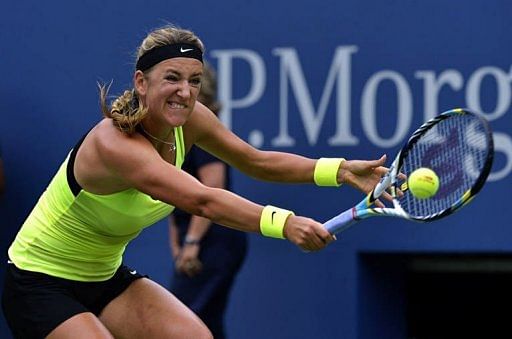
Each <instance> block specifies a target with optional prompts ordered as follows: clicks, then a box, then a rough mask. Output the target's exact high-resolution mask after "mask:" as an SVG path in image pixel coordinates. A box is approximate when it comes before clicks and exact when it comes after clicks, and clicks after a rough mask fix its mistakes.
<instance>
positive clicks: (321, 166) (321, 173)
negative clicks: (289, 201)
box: [313, 158, 345, 186]
mask: <svg viewBox="0 0 512 339" xmlns="http://www.w3.org/2000/svg"><path fill="white" fill-rule="evenodd" d="M343 161H345V159H344V158H320V159H318V160H317V162H316V164H315V173H314V175H313V177H314V179H315V184H317V185H318V186H341V184H339V183H338V170H339V168H340V166H341V164H342V163H343Z"/></svg>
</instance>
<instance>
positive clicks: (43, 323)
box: [2, 264, 144, 339]
mask: <svg viewBox="0 0 512 339" xmlns="http://www.w3.org/2000/svg"><path fill="white" fill-rule="evenodd" d="M142 277H144V276H142V275H140V274H138V273H137V272H136V271H133V270H130V269H129V268H128V267H126V266H124V265H121V267H119V269H118V270H117V271H116V273H115V274H114V276H113V277H112V278H110V279H109V280H106V281H99V282H81V281H73V280H67V279H62V278H57V277H53V276H50V275H47V274H44V273H38V272H31V271H25V270H21V269H19V268H17V267H16V266H14V264H8V265H7V270H6V272H5V284H4V291H3V295H2V309H3V311H4V316H5V318H6V320H7V323H8V325H9V327H10V329H11V331H12V334H13V335H14V337H15V338H38V339H40V338H44V337H46V336H47V335H48V334H49V333H50V332H51V331H52V330H54V329H55V328H56V327H57V326H58V325H60V324H61V323H63V322H64V321H66V320H67V319H69V318H71V317H73V316H74V315H76V314H79V313H84V312H92V313H94V314H95V315H96V316H98V315H99V314H100V313H101V311H102V310H103V308H104V307H105V306H106V305H107V304H108V303H109V302H110V301H112V300H113V299H114V298H116V297H117V296H118V295H120V294H121V293H122V292H123V291H124V290H125V289H126V288H128V286H129V285H130V284H131V283H132V282H133V281H135V280H137V279H140V278H142Z"/></svg>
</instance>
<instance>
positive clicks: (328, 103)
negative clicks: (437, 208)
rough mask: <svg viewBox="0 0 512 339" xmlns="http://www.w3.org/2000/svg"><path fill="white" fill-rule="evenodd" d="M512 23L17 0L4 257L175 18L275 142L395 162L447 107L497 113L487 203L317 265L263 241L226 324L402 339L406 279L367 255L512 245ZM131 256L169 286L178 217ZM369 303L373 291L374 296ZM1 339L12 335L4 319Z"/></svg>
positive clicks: (494, 15)
mask: <svg viewBox="0 0 512 339" xmlns="http://www.w3.org/2000/svg"><path fill="white" fill-rule="evenodd" d="M510 13H512V3H511V2H510V1H507V0H496V1H488V0H486V1H484V0H482V1H437V0H434V1H405V0H403V1H396V0H395V1H367V0H363V1H361V0H357V1H356V0H349V1H317V2H311V1H282V2H279V1H266V0H260V1H234V0H227V1H222V2H219V1H196V2H190V1H180V2H172V1H151V0H148V1H144V2H141V1H131V0H125V1H122V2H117V3H114V2H105V1H99V0H91V1H83V2H71V1H70V2H62V3H60V4H57V3H53V2H44V1H16V2H15V1H9V2H4V3H3V4H2V5H1V17H2V20H0V46H1V49H0V74H1V76H2V77H1V80H0V112H1V113H0V114H1V116H2V119H1V120H0V121H1V122H0V140H1V143H2V148H3V156H4V163H5V166H6V175H7V179H8V185H7V194H6V196H5V197H4V198H3V199H2V200H1V204H0V212H1V214H0V222H1V230H2V236H1V238H0V239H1V244H2V247H1V251H2V253H6V249H7V247H8V245H9V243H10V242H11V241H12V239H13V237H14V236H15V234H16V232H17V230H18V228H19V226H20V224H21V223H22V221H23V219H24V218H25V217H26V215H27V214H28V213H29V211H30V209H31V208H32V206H33V205H34V203H35V201H36V200H37V197H38V196H39V194H40V193H41V192H42V190H44V188H45V186H46V185H47V183H48V182H49V180H50V178H51V176H52V175H53V173H54V172H55V170H56V169H57V167H58V166H59V164H60V162H61V161H62V160H63V159H64V157H65V155H66V154H67V152H68V150H69V149H70V147H72V146H73V145H74V143H75V142H76V140H77V138H78V137H79V136H81V135H82V134H83V133H84V132H85V131H86V130H87V129H88V128H89V126H91V125H92V124H94V123H95V122H97V121H98V120H99V119H100V117H101V114H100V112H99V109H98V98H97V90H96V82H97V81H110V80H111V79H113V80H114V84H113V87H112V88H113V89H112V91H113V93H119V92H121V91H122V90H123V89H124V88H125V87H128V86H129V85H130V79H131V71H132V67H133V55H134V51H135V49H136V47H137V46H138V43H139V42H140V41H141V40H142V38H143V37H144V36H145V33H146V32H148V31H149V30H151V29H152V28H155V27H158V26H161V25H162V24H164V23H166V22H173V23H175V24H178V25H180V26H182V27H186V28H191V29H192V30H194V31H195V32H196V33H197V34H198V35H199V36H200V37H201V38H202V39H203V40H204V42H205V43H206V45H207V49H208V51H207V58H208V59H209V60H210V61H211V63H212V64H213V65H214V66H215V67H216V68H217V69H218V73H219V79H220V80H221V83H220V91H221V92H220V96H221V98H222V99H223V100H224V101H225V108H226V110H225V112H224V119H225V120H224V121H225V123H226V124H227V125H228V126H231V128H232V129H233V130H234V131H235V132H236V133H238V134H239V135H240V136H241V137H242V138H244V139H246V140H248V141H250V142H252V143H253V144H255V145H256V146H258V147H261V148H265V149H276V150H284V151H293V152H298V153H300V154H303V155H306V156H311V157H319V156H344V157H347V158H364V159H367V158H377V157H379V156H380V155H381V154H383V153H387V154H388V155H389V156H390V157H392V156H394V154H395V153H396V151H397V149H398V148H399V146H400V145H401V143H402V142H403V141H404V138H406V137H407V135H408V134H410V133H411V132H412V131H413V130H414V129H415V128H416V127H417V126H418V125H419V124H420V123H421V122H422V121H424V120H425V119H427V118H428V117H430V116H432V115H434V114H436V113H437V112H441V111H444V110H446V109H449V108H453V107H460V106H462V107H470V108H473V109H476V110H479V111H482V112H483V113H485V114H486V115H487V117H488V118H489V120H490V121H491V125H492V127H493V129H494V131H495V141H496V145H497V149H496V151H497V154H496V162H495V164H494V168H493V172H492V174H491V179H490V181H489V183H488V184H487V185H486V187H485V188H484V190H483V191H482V193H481V194H480V195H479V196H478V198H477V199H475V201H474V202H473V203H472V205H471V206H470V207H469V208H466V209H464V210H463V211H461V212H460V213H458V214H456V215H454V216H452V217H450V218H447V219H446V220H442V221H439V222H435V223H432V224H413V223H410V222H404V221H399V220H388V219H384V220H376V219H375V220H369V221H367V222H365V223H362V224H361V225H359V226H357V227H355V228H353V229H351V230H350V231H348V232H346V233H345V234H344V235H343V236H342V237H340V239H339V240H338V241H337V243H335V244H333V245H331V246H330V247H328V248H327V249H326V250H324V251H322V252H320V253H314V254H304V253H302V252H301V251H299V250H298V249H297V248H295V247H294V246H293V245H291V244H289V243H286V242H282V241H277V240H272V239H264V238H262V237H259V236H256V235H251V238H250V240H251V241H250V251H249V256H248V259H247V261H246V263H245V265H244V267H243V270H242V272H241V274H240V276H239V278H238V281H237V284H236V288H235V290H234V292H233V295H232V303H231V304H230V308H229V312H228V317H227V321H228V324H227V325H228V333H229V334H230V335H231V337H232V338H312V337H318V338H337V337H343V338H349V339H350V338H372V337H374V335H373V333H375V332H374V331H372V330H369V329H368V328H367V327H365V326H363V325H365V324H367V323H368V322H369V323H370V324H373V326H374V327H375V330H378V331H377V332H378V333H379V334H380V337H381V338H397V337H400V336H402V335H404V333H405V332H404V331H405V329H404V324H403V322H401V318H400V315H399V312H390V311H391V310H392V309H393V307H400V305H401V302H400V298H397V299H396V300H398V301H395V302H394V303H386V302H385V300H384V301H383V298H384V297H382V292H381V291H380V290H376V289H374V288H373V287H375V286H379V283H380V282H381V279H382V280H383V281H385V282H388V283H389V282H390V281H393V279H394V278H393V277H391V275H386V274H375V273H374V272H373V271H372V270H373V269H372V265H373V264H372V265H367V264H366V262H367V260H364V258H363V259H361V258H362V256H363V257H364V255H365V253H372V252H378V253H444V252H451V253H453V252H455V253H480V252H486V253H495V252H499V253H509V252H511V250H512V245H511V241H510V239H511V238H512V232H511V231H510V228H509V227H508V226H506V225H507V224H509V223H510V222H509V221H508V220H507V219H508V218H507V214H506V213H505V211H506V210H507V208H509V204H510V198H509V195H508V194H506V192H508V191H509V190H510V184H511V182H512V179H511V175H510V171H511V170H512V140H511V138H512V125H511V123H510V121H511V115H512V107H511V92H512V88H511V79H512V67H511V66H512V47H511V46H512V44H511V41H512V40H511V29H510V18H509V17H510ZM234 190H235V191H236V192H238V193H239V194H241V195H243V196H245V197H248V198H250V199H252V200H254V201H256V202H259V203H265V204H267V203H270V204H274V205H278V206H282V207H285V208H289V209H293V210H295V211H296V212H297V213H300V214H302V215H307V216H311V217H314V218H317V219H318V220H326V219H328V218H329V217H331V216H332V215H333V214H335V213H336V212H337V211H339V210H342V209H345V208H348V207H350V206H351V205H352V204H353V203H354V202H355V201H357V200H359V199H360V194H359V193H358V192H355V191H354V190H352V189H351V188H348V187H342V188H341V189H334V188H323V189H320V188H316V187H313V186H300V187H295V186H293V187H292V186H286V185H272V184H268V183H256V182H254V181H253V180H250V179H247V178H246V177H244V176H242V175H241V174H239V173H238V172H234ZM4 259H5V257H4ZM126 261H127V263H128V264H130V265H132V266H134V267H136V268H137V270H140V271H145V272H147V273H149V274H150V275H151V276H152V277H153V278H154V279H155V280H156V281H158V282H159V283H161V284H163V285H164V286H166V285H167V284H168V282H169V272H170V269H171V261H170V255H169V250H168V248H167V230H166V225H165V223H163V222H161V223H158V224H157V225H155V226H154V227H152V228H150V229H148V230H147V231H145V232H144V233H143V235H142V236H141V237H140V238H139V239H137V240H136V241H134V242H133V243H132V244H131V245H130V246H129V248H128V250H127V254H126ZM388 266H389V267H390V270H391V271H393V270H394V268H393V267H394V266H393V265H388ZM0 272H1V273H2V275H3V268H2V269H1V271H0ZM372 272H373V273H372ZM372 286H373V287H372ZM398 286H399V285H398ZM396 289H398V290H399V288H396ZM398 290H397V291H395V290H392V291H391V293H394V294H395V293H396V295H400V293H399V291H398ZM371 291H375V293H371ZM363 292H364V293H367V292H368V295H370V296H372V297H370V299H368V298H366V299H364V301H362V298H361V293H363ZM372 298H374V299H372ZM372 300H375V302H373V301H372ZM380 301H383V305H387V309H386V307H385V309H386V310H387V311H389V313H388V312H384V313H386V314H387V317H390V318H393V319H388V320H389V321H384V320H383V319H378V317H374V319H373V318H372V319H369V318H365V317H366V315H365V312H361V307H368V308H369V309H371V310H374V311H375V310H378V309H379V306H378V304H377V303H378V302H380ZM375 312H376V311H375ZM372 314H375V313H374V312H373V313H372ZM393 314H397V315H396V316H394V315H393ZM390 324H391V325H390ZM0 331H1V332H0V337H8V332H7V329H6V327H5V323H4V322H3V319H2V320H0Z"/></svg>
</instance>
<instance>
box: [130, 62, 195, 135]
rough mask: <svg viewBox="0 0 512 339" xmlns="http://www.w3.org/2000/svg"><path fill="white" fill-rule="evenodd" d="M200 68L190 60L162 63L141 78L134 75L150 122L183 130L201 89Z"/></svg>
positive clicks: (138, 74)
mask: <svg viewBox="0 0 512 339" xmlns="http://www.w3.org/2000/svg"><path fill="white" fill-rule="evenodd" d="M202 74H203V64H202V63H201V62H200V61H199V60H196V59H192V58H172V59H167V60H164V61H162V62H160V63H158V64H156V65H155V66H153V68H152V69H151V70H150V71H149V72H147V74H145V75H144V74H143V73H142V72H140V71H138V72H136V73H135V86H136V88H137V92H138V94H139V96H140V98H141V99H142V100H143V102H144V104H145V106H146V107H148V114H149V117H150V118H151V119H152V120H155V121H156V122H160V123H165V124H167V125H170V126H172V127H176V126H183V125H184V124H185V122H186V121H187V119H188V117H189V116H190V114H191V113H192V110H193V109H194V105H195V102H196V99H197V96H198V94H199V90H200V88H201V76H202Z"/></svg>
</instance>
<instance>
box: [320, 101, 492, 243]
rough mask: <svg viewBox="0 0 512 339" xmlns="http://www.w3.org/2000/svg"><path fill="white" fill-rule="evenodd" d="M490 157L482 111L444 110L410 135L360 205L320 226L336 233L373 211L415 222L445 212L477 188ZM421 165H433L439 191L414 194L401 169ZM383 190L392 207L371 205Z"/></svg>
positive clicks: (405, 171)
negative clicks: (428, 195) (425, 195)
mask: <svg viewBox="0 0 512 339" xmlns="http://www.w3.org/2000/svg"><path fill="white" fill-rule="evenodd" d="M493 157H494V146H493V139H492V132H491V129H490V127H489V124H488V123H487V121H486V120H485V119H484V118H483V117H482V116H481V115H479V114H477V113H474V112H471V111H469V110H467V109H461V108H457V109H453V110H449V111H446V112H444V113H442V114H440V115H438V116H437V117H435V118H433V119H431V120H429V121H427V122H425V123H424V124H423V125H421V126H420V128H418V129H417V130H416V131H415V132H414V133H413V134H412V136H411V137H410V138H409V140H408V141H407V143H406V144H405V145H404V146H403V147H402V149H401V150H400V152H398V155H397V156H396V158H395V159H394V161H393V163H392V164H391V166H390V167H389V170H388V172H387V173H386V174H385V175H384V176H383V177H382V179H381V181H380V182H379V183H378V184H377V185H376V186H375V188H374V189H373V190H372V191H371V192H370V193H369V194H368V195H367V196H366V197H365V198H364V199H363V200H362V201H361V202H360V203H359V204H357V205H355V206H354V207H352V208H350V209H348V210H346V211H345V212H343V213H341V214H339V215H338V216H336V217H334V218H332V219H330V220H328V221H327V222H325V223H324V227H325V228H326V229H327V230H328V231H329V232H330V233H331V234H336V233H340V232H342V231H344V230H346V229H347V228H349V227H350V226H352V225H353V224H354V223H356V222H357V221H359V220H362V219H366V218H369V217H374V216H387V217H400V218H404V219H408V220H413V221H420V222H427V221H433V220H437V219H440V218H443V217H445V216H448V215H450V214H452V213H454V212H455V211H457V210H458V209H460V208H461V207H462V206H465V205H467V204H468V203H469V202H470V201H471V200H472V199H473V198H474V197H475V195H476V194H477V193H478V192H479V191H480V189H481V188H482V186H483V185H484V183H485V181H486V179H487V176H488V175H489V172H490V171H491V166H492V161H493ZM420 167H428V168H430V169H432V170H433V171H434V172H435V173H436V174H437V176H438V177H439V190H438V191H437V193H436V194H435V195H434V196H433V197H431V198H428V199H419V198H416V197H415V196H414V195H413V194H412V193H411V192H410V190H408V189H407V182H406V181H405V180H404V179H403V174H405V175H406V176H407V175H409V174H410V173H412V172H413V171H414V170H416V169H418V168H420ZM400 173H403V174H402V175H399V174H400ZM385 191H387V192H388V193H389V194H390V195H391V197H392V201H391V203H390V204H389V205H391V204H392V207H387V206H386V207H375V206H374V205H375V201H376V200H377V199H379V197H380V196H381V195H382V194H383V193H384V192H385Z"/></svg>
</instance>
